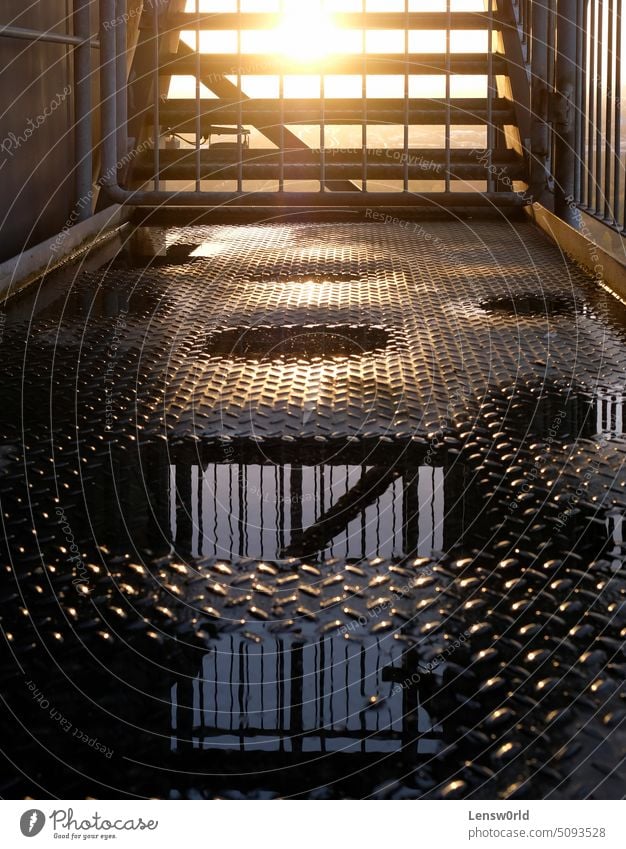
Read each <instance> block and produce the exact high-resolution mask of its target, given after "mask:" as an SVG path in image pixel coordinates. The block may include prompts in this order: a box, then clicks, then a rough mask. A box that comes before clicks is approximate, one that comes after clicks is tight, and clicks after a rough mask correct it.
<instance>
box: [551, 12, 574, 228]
mask: <svg viewBox="0 0 626 849" xmlns="http://www.w3.org/2000/svg"><path fill="white" fill-rule="evenodd" d="M579 2H581V0H558V3H557V23H556V41H557V43H556V62H555V98H554V117H553V124H554V131H555V142H554V181H555V186H554V211H555V213H556V214H557V215H558V216H559V217H560V218H562V219H563V220H564V221H566V222H567V223H568V224H571V225H572V226H576V223H577V219H578V216H577V214H576V207H575V205H574V201H573V198H574V182H575V179H574V177H575V170H576V114H575V94H576V68H577V59H578V57H577V55H576V54H577V50H576V48H577V44H578V39H577V37H576V21H577V20H578V14H577V11H578V3H579Z"/></svg>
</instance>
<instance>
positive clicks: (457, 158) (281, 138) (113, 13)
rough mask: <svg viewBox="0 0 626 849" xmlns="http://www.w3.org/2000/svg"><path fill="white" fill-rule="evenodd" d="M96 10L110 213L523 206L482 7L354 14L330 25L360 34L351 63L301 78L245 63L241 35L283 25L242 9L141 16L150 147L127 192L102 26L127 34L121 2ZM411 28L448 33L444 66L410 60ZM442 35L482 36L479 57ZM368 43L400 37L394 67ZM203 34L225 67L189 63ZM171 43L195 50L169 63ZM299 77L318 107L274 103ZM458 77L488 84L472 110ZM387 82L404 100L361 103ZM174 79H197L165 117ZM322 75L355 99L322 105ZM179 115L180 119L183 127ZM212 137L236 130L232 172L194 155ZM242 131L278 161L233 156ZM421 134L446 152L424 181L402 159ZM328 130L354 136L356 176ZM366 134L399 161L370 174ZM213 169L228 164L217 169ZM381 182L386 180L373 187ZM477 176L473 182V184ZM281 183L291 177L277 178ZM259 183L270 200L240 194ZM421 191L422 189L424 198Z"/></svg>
mask: <svg viewBox="0 0 626 849" xmlns="http://www.w3.org/2000/svg"><path fill="white" fill-rule="evenodd" d="M506 2H507V3H510V2H511V0H506ZM100 8H101V22H102V23H101V34H100V40H101V43H102V65H101V90H102V95H103V111H102V124H103V136H104V139H103V149H102V153H103V169H102V170H103V184H104V187H105V189H106V191H107V193H108V195H109V197H110V199H111V200H114V201H117V202H121V203H130V204H132V205H134V206H161V205H173V206H187V205H189V206H196V205H199V206H208V205H210V206H212V207H216V206H221V205H226V204H229V205H230V204H234V205H238V206H269V207H276V206H278V207H280V206H285V207H307V208H309V207H319V206H332V207H341V206H348V207H351V208H356V207H359V206H360V207H363V208H368V207H370V206H371V205H372V203H373V202H374V201H375V203H376V205H377V206H379V207H394V208H407V207H408V208H413V207H414V206H415V205H417V204H419V203H420V201H425V202H427V203H430V202H432V201H433V199H434V200H435V202H437V203H441V204H444V205H454V206H477V205H480V204H481V203H487V204H491V203H493V202H494V201H497V202H498V204H500V205H507V204H508V205H519V204H520V202H521V199H520V194H521V193H519V192H517V191H516V190H515V187H514V184H513V180H519V179H520V177H522V178H523V175H522V174H521V170H523V158H522V154H521V146H519V145H518V146H517V148H513V147H511V146H510V143H509V136H510V133H508V132H507V131H505V127H508V128H510V127H511V126H512V125H514V124H515V121H516V119H515V116H514V115H513V106H512V102H511V100H510V98H508V97H505V96H503V95H502V93H501V83H500V80H501V79H502V78H503V77H506V75H507V74H508V68H507V63H506V59H505V56H504V54H503V53H502V52H500V51H499V50H498V49H497V40H496V35H497V33H498V32H500V30H501V29H502V27H503V26H505V23H504V19H503V15H502V3H500V2H497V0H485V3H484V4H483V8H482V10H481V11H475V12H471V13H462V12H458V11H455V10H454V4H453V2H452V0H447V3H446V6H445V11H441V12H415V11H412V4H411V3H410V2H409V0H406V2H405V3H404V10H403V11H397V12H392V13H375V12H371V11H369V10H368V6H367V4H366V2H363V8H362V11H361V12H355V13H352V14H343V15H337V25H338V26H341V27H342V28H344V27H345V31H346V32H350V31H352V32H355V31H356V32H358V31H361V33H362V50H361V52H360V53H359V52H355V53H353V54H351V53H350V52H346V53H340V54H333V55H329V56H327V57H326V58H325V59H324V60H321V61H319V62H312V63H311V64H310V65H308V66H302V64H301V63H298V62H297V61H295V60H293V59H290V58H289V57H285V56H282V55H278V54H276V53H272V52H268V53H266V54H258V55H256V54H250V53H244V52H243V51H242V33H243V32H247V31H249V30H255V31H256V30H258V31H262V30H264V29H265V30H267V29H268V28H270V29H271V28H272V27H275V26H276V24H277V22H279V21H280V15H279V14H278V15H277V14H276V13H261V12H259V13H254V14H252V13H249V12H248V13H246V12H242V5H241V3H238V4H237V10H236V11H235V12H229V13H211V14H210V15H209V14H206V13H204V14H203V13H201V11H200V4H199V3H196V4H195V7H194V8H195V11H192V12H189V11H187V12H180V11H177V5H176V4H175V3H170V4H169V8H168V4H167V3H162V4H157V3H156V2H155V3H151V4H150V6H149V9H148V11H147V12H144V21H143V23H144V26H145V24H146V22H147V17H148V15H150V17H151V28H152V29H151V34H150V38H151V41H152V51H151V59H150V67H145V66H144V67H141V68H137V73H138V74H139V75H141V76H142V77H143V78H149V79H151V91H152V93H151V97H150V102H149V103H148V104H144V105H143V107H142V108H143V114H144V116H145V121H146V124H149V125H150V132H149V136H148V139H151V143H150V146H149V147H144V146H142V148H141V154H140V160H141V162H140V164H141V166H142V169H143V170H141V175H140V176H141V179H138V180H135V181H133V182H132V183H128V182H127V181H125V180H124V177H123V176H122V173H121V169H120V167H119V146H117V149H116V145H115V144H114V137H115V136H116V134H118V133H119V128H120V115H119V109H120V99H119V90H120V88H125V87H126V80H125V79H121V78H120V72H119V67H120V62H119V61H114V60H113V57H117V58H118V60H119V55H120V49H121V48H120V44H119V40H118V39H117V40H116V34H115V29H116V28H115V27H111V26H110V22H111V21H112V20H117V21H123V20H124V18H125V16H126V0H101V2H100ZM421 27H423V28H425V29H426V30H434V29H435V28H440V29H441V30H442V31H444V32H445V45H444V47H443V48H442V51H441V53H416V52H415V49H414V48H413V45H412V34H413V33H414V32H415V31H417V30H419V29H420V28H421ZM453 28H454V29H456V30H465V29H466V30H471V31H482V32H483V33H484V34H485V50H484V51H483V52H482V53H481V52H480V51H477V52H474V53H473V52H468V53H464V52H458V50H459V47H458V45H455V44H454V43H453V41H452V37H451V36H452V30H453ZM377 29H379V30H383V29H384V30H387V31H388V32H389V31H392V30H395V31H400V32H403V33H404V38H403V49H402V50H400V49H399V50H398V52H397V53H373V52H371V50H370V48H369V47H368V36H369V34H370V33H371V32H372V31H375V30H377ZM211 30H213V31H217V32H219V31H228V30H232V31H234V32H235V34H236V36H237V39H236V50H235V51H234V52H232V53H231V54H228V53H220V54H214V53H206V52H200V50H199V49H198V48H199V47H200V44H201V34H202V32H205V31H211ZM181 31H185V32H187V33H188V34H189V35H190V37H191V38H192V39H194V40H195V49H192V48H191V47H188V46H187V45H186V44H185V43H184V41H183V40H180V39H179V47H178V51H177V52H175V53H173V54H172V53H171V52H170V53H168V50H167V43H168V42H170V43H171V40H172V39H171V36H172V34H174V33H180V32H181ZM190 43H194V42H190ZM144 55H145V54H144ZM244 66H245V67H244ZM246 69H247V70H246ZM307 73H309V74H314V75H317V76H319V79H320V90H319V94H318V96H317V97H315V98H312V99H311V100H307V99H303V98H296V99H293V98H288V97H285V77H286V75H288V74H289V75H291V74H295V75H302V74H307ZM459 73H461V74H482V75H483V76H484V79H485V80H486V82H485V92H484V95H482V96H481V97H480V98H473V99H468V98H466V97H458V96H455V94H456V92H455V90H454V81H455V77H456V75H457V74H459ZM246 74H247V75H249V76H257V77H258V76H259V75H265V76H266V75H268V74H269V75H273V76H275V77H276V79H277V80H278V85H279V92H278V96H277V97H272V98H261V99H259V98H252V97H248V96H247V94H246V91H245V88H244V82H243V77H244V75H246ZM385 74H391V75H393V76H394V77H396V78H397V80H399V81H400V82H401V83H402V93H401V96H398V97H396V98H389V97H385V98H373V97H372V94H371V92H370V86H371V83H372V80H373V79H374V78H375V77H380V76H381V75H385ZM175 75H189V76H192V77H194V78H195V89H194V93H193V96H192V97H191V98H189V99H188V100H186V101H182V100H181V101H178V102H176V101H175V102H173V103H172V102H169V101H168V98H167V97H166V96H164V95H163V90H164V89H163V85H164V84H163V81H164V79H167V78H168V76H175ZM329 75H333V76H343V77H344V78H345V77H346V76H353V77H360V78H361V92H360V97H356V98H352V99H350V98H348V99H346V98H341V99H340V98H336V97H334V96H332V95H331V92H330V83H328V84H327V79H328V76H329ZM416 75H417V76H421V75H429V76H430V77H431V79H432V78H433V77H435V76H440V77H441V78H443V80H444V86H445V93H444V94H443V96H441V97H416V96H415V93H414V88H415V84H414V78H415V77H416ZM231 80H232V81H231ZM526 85H527V80H526ZM201 86H206V88H208V89H210V90H211V91H212V92H213V94H214V96H215V97H216V99H204V98H203V97H201V93H200V91H201ZM479 101H480V102H479ZM116 104H117V105H116ZM116 109H117V112H116ZM177 109H178V110H179V112H178V113H177V111H176V110H177ZM185 110H191V111H190V112H189V114H186V113H185ZM183 113H185V114H183ZM214 123H218V124H221V125H225V124H230V125H232V126H233V127H234V128H235V129H236V132H237V144H236V146H235V145H233V147H236V152H237V156H236V157H234V158H233V160H232V163H230V167H228V165H229V163H228V161H225V162H222V161H221V160H220V157H219V156H217V155H214V154H213V152H212V151H211V150H210V149H202V144H203V143H202V141H201V140H202V138H203V137H204V136H206V131H205V130H206V127H207V126H208V125H209V124H214ZM246 124H247V125H251V126H252V127H254V128H256V130H258V132H259V133H260V135H261V136H265V137H266V138H267V139H268V140H269V141H270V142H271V143H272V145H274V146H275V147H273V148H269V147H268V149H267V150H265V149H250V150H244V146H243V144H242V131H243V129H244V125H246ZM428 124H437V125H438V126H439V127H440V128H441V131H442V138H443V139H444V143H443V145H442V146H441V148H442V149H441V150H439V151H433V162H432V163H430V165H431V166H432V167H430V170H429V169H428V168H424V167H423V166H424V161H426V160H425V157H424V150H422V149H416V148H413V147H411V133H412V129H413V128H415V127H417V126H419V125H422V126H425V125H428ZM455 124H456V125H459V124H461V125H462V124H467V125H472V126H473V127H474V128H476V127H480V131H481V132H484V140H482V136H479V134H478V133H477V134H476V137H477V139H478V138H480V139H481V141H480V142H478V141H477V143H476V145H475V147H476V149H477V148H481V149H482V148H483V147H484V148H485V150H484V153H483V156H481V157H479V156H475V157H474V160H471V159H468V157H467V154H468V149H467V148H466V149H465V150H463V148H462V147H459V146H458V144H455V140H454V126H455ZM289 125H301V126H304V125H308V126H314V127H317V128H318V130H319V147H318V148H316V149H314V148H308V146H307V145H306V144H305V143H303V141H302V138H301V137H300V136H298V135H296V134H295V133H294V132H293V131H292V130H291V129H290V127H289ZM333 125H339V126H342V127H355V126H357V127H360V128H361V145H360V149H359V150H358V151H357V153H358V158H359V160H360V161H359V162H357V161H354V157H353V156H352V154H353V153H354V151H353V150H352V151H351V150H350V149H348V148H345V149H341V148H338V147H337V146H336V145H333V144H332V140H331V138H330V136H331V133H330V132H329V127H331V126H333ZM376 126H378V127H388V128H389V127H391V126H393V127H394V128H395V129H397V131H398V133H397V135H398V139H399V141H398V143H397V144H396V147H397V153H398V158H397V161H395V162H394V161H390V159H391V158H390V157H387V161H383V162H381V156H380V153H379V152H377V150H372V149H371V148H370V141H369V140H370V137H371V134H372V127H376ZM171 133H175V134H177V135H178V136H180V137H183V145H184V147H183V148H182V149H178V150H166V144H165V142H164V138H165V137H166V136H167V135H168V134H171ZM257 138H258V137H257ZM427 149H428V146H427ZM215 153H216V154H217V151H216V152H215ZM377 154H378V155H377ZM148 157H149V158H150V160H151V161H149V160H148ZM223 158H225V159H226V160H228V157H223ZM181 163H182V166H181ZM433 163H434V164H433ZM383 166H386V169H385V168H383ZM146 170H148V174H147V175H146V173H145V172H146ZM168 170H169V174H170V175H171V174H172V173H177V174H181V173H182V174H183V176H182V177H180V176H169V175H168V173H167V172H168ZM499 170H500V171H501V172H502V173H504V172H505V171H506V172H507V174H510V175H511V176H510V177H508V178H507V179H505V180H502V179H500V178H494V176H493V175H494V174H495V173H496V172H498V171H499ZM383 171H385V173H386V174H388V175H389V176H388V177H384V178H383V177H381V176H380V175H381V174H382V172H383ZM392 172H393V175H392ZM479 172H480V176H476V175H477V174H478V173H479ZM288 173H289V175H293V174H294V173H298V174H300V175H301V176H298V177H295V178H294V177H293V176H289V177H287V174H288ZM257 175H258V180H260V181H263V180H272V181H275V182H276V183H277V188H276V189H274V190H271V191H268V190H262V189H258V188H256V187H255V188H250V183H248V184H247V186H248V187H246V182H245V181H253V180H256V179H257ZM375 175H378V176H375ZM288 179H289V180H291V181H295V182H297V181H298V180H299V179H302V180H315V181H316V182H317V183H318V185H319V188H318V190H317V191H301V190H293V186H291V187H290V188H291V189H292V190H291V191H289V190H287V189H288V187H287V185H286V183H287V181H288ZM381 179H388V181H389V182H388V183H387V185H382V186H381V185H379V186H377V187H375V188H376V189H378V190H377V191H373V190H372V189H373V187H372V186H371V183H372V182H374V181H376V180H381ZM166 180H167V181H168V183H169V185H170V186H171V183H170V182H169V181H176V182H177V183H180V184H182V185H183V186H184V188H183V187H180V188H178V189H174V188H168V186H167V185H166V182H165V181H166ZM224 180H233V181H234V183H235V184H236V187H235V188H234V189H233V190H231V191H224V190H222V189H216V188H215V183H216V182H218V183H219V182H220V181H224ZM211 181H213V182H212V183H211ZM412 181H414V182H412ZM463 181H465V183H464V182H463ZM472 181H473V182H472ZM455 183H456V185H455ZM185 184H186V185H185ZM478 184H481V185H482V188H481V187H480V186H478ZM426 186H427V187H428V188H424V187H426ZM370 193H371V194H370Z"/></svg>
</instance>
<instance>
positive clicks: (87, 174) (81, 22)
mask: <svg viewBox="0 0 626 849" xmlns="http://www.w3.org/2000/svg"><path fill="white" fill-rule="evenodd" d="M90 6H91V0H74V11H73V26H74V36H76V37H78V38H79V39H80V40H81V43H80V44H79V45H77V46H76V47H75V48H74V147H75V150H74V156H75V158H76V172H75V175H74V180H75V209H76V210H77V214H78V217H79V218H78V220H79V221H86V220H87V219H88V218H90V217H91V210H92V204H91V203H89V202H88V201H89V200H90V199H91V197H92V195H93V190H92V188H91V183H92V180H93V154H92V144H93V141H92V127H91V109H92V102H91V44H90V38H91V26H90V20H89V18H90V15H89V13H90Z"/></svg>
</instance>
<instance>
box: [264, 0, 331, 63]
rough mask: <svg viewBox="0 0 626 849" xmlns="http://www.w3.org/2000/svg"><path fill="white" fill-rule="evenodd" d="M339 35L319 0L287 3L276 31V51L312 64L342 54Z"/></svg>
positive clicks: (329, 15)
mask: <svg viewBox="0 0 626 849" xmlns="http://www.w3.org/2000/svg"><path fill="white" fill-rule="evenodd" d="M341 35H342V33H341V30H339V29H338V28H337V27H336V26H335V24H334V23H333V18H332V15H331V14H330V13H329V12H328V11H327V10H326V8H325V4H324V3H323V2H322V0H317V2H315V0H307V3H306V4H304V3H302V4H298V5H297V6H296V5H295V4H290V5H289V6H288V7H287V8H286V9H285V12H284V14H283V17H282V21H281V23H280V25H279V26H278V28H277V30H276V52H277V53H282V54H283V55H285V56H288V57H289V58H290V59H296V60H299V61H301V62H314V61H317V60H321V59H323V58H324V57H325V56H327V55H329V54H331V53H340V52H342V48H341Z"/></svg>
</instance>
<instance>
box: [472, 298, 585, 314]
mask: <svg viewBox="0 0 626 849" xmlns="http://www.w3.org/2000/svg"><path fill="white" fill-rule="evenodd" d="M580 306H581V304H578V303H577V302H576V301H574V300H572V299H568V298H561V297H556V296H554V295H545V296H540V295H535V294H523V293H519V294H516V295H513V296H512V297H498V298H490V299H489V300H485V301H481V302H480V307H481V309H483V310H484V311H485V312H488V313H495V314H497V315H511V316H517V317H519V318H542V317H543V318H549V317H552V316H555V317H556V316H574V315H577V314H578V313H579V312H580Z"/></svg>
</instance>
